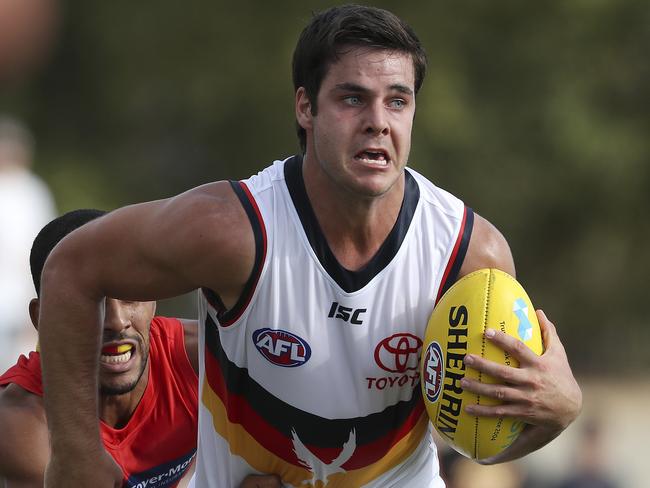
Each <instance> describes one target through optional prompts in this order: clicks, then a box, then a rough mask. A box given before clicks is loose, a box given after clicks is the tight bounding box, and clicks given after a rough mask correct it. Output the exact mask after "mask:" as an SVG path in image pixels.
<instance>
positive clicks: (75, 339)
mask: <svg viewBox="0 0 650 488" xmlns="http://www.w3.org/2000/svg"><path fill="white" fill-rule="evenodd" d="M41 292H42V295H41V314H40V323H39V341H40V347H41V363H42V368H43V386H44V393H45V394H44V398H43V399H44V405H45V411H46V415H47V420H48V427H49V429H50V436H51V443H52V449H53V451H52V452H53V455H54V454H56V452H57V450H58V449H59V447H60V446H61V447H64V448H65V449H66V450H73V451H76V452H79V453H81V452H84V451H87V450H92V449H97V448H99V447H101V440H100V436H99V423H98V413H97V412H98V399H97V389H98V387H97V375H98V367H99V366H98V358H99V348H100V342H101V341H100V336H101V330H102V328H101V324H102V315H103V310H102V308H101V306H100V303H102V302H101V301H100V300H99V299H93V298H90V297H89V296H88V295H87V294H85V293H84V290H82V289H81V286H80V283H79V282H77V281H76V280H75V279H74V278H72V277H71V276H70V275H69V274H67V272H66V269H65V267H56V268H54V269H49V270H48V269H47V267H46V271H45V272H44V273H43V280H42V285H41Z"/></svg>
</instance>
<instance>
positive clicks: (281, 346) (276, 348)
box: [253, 328, 311, 368]
mask: <svg viewBox="0 0 650 488" xmlns="http://www.w3.org/2000/svg"><path fill="white" fill-rule="evenodd" d="M253 343H254V344H255V347H256V348H257V350H258V351H259V352H260V354H261V355H262V356H264V357H265V358H266V359H267V360H268V361H270V362H271V363H273V364H275V365H277V366H282V367H284V368H295V367H296V366H302V365H303V364H305V363H306V362H307V361H309V357H310V356H311V349H310V348H309V344H307V342H306V341H304V340H303V339H301V338H300V337H298V336H297V335H295V334H292V333H291V332H287V331H285V330H276V329H268V328H266V329H259V330H256V331H255V332H253Z"/></svg>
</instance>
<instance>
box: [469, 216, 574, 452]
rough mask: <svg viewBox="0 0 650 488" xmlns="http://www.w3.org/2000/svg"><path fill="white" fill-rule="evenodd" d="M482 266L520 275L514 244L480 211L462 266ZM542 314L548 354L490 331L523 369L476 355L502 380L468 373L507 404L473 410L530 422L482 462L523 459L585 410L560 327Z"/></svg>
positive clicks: (480, 366)
mask: <svg viewBox="0 0 650 488" xmlns="http://www.w3.org/2000/svg"><path fill="white" fill-rule="evenodd" d="M481 268H497V269H500V270H502V271H505V272H506V273H509V274H510V275H512V276H515V265H514V261H513V259H512V254H511V252H510V248H509V246H508V243H507V242H506V240H505V238H504V237H503V235H502V234H501V233H500V232H499V231H498V230H497V229H496V228H495V227H494V226H493V225H492V224H490V223H489V222H488V221H487V220H485V219H484V218H482V217H480V216H479V215H476V216H475V219H474V228H473V230H472V238H471V240H470V243H469V248H468V250H467V256H466V258H465V261H464V263H463V266H462V267H461V270H460V273H459V274H460V276H459V277H462V276H465V275H467V274H469V273H471V272H472V271H476V270H477V269H481ZM537 317H538V319H539V324H540V327H541V329H542V339H543V341H544V348H545V350H544V353H543V354H542V355H541V356H537V355H536V354H535V353H534V352H533V351H531V350H530V349H529V348H528V347H527V346H526V345H525V344H524V343H523V342H521V341H520V340H518V339H515V338H514V337H512V336H509V335H508V334H505V333H503V332H501V331H499V330H496V331H494V335H493V336H490V335H488V333H486V336H487V337H488V340H490V341H492V342H493V343H494V344H496V345H497V346H498V347H500V348H501V349H504V350H505V351H507V352H508V353H509V354H511V355H512V356H514V357H515V358H516V359H517V360H518V361H519V368H513V367H509V366H503V365H499V364H496V363H494V362H492V361H487V360H485V359H483V358H481V357H478V356H476V355H473V354H470V355H468V356H467V357H466V359H465V363H466V365H467V367H471V368H474V369H477V370H478V371H481V372H483V373H486V374H489V375H491V376H493V377H495V378H498V379H500V380H501V384H494V385H492V384H484V383H480V382H478V381H476V380H472V379H469V378H465V379H463V380H462V382H461V386H462V387H463V388H465V389H467V390H469V391H471V392H473V393H477V394H480V395H485V396H489V397H491V398H495V399H498V400H500V401H502V402H503V403H502V404H501V405H494V406H487V405H468V406H467V407H466V411H467V412H468V413H470V414H471V415H477V416H487V417H503V416H508V417H516V418H518V419H521V420H523V421H524V422H526V424H527V426H526V428H525V429H524V430H523V432H522V433H521V434H520V435H519V436H518V437H517V439H516V440H515V442H513V443H512V445H511V446H510V447H509V448H507V449H505V450H504V451H502V452H501V453H499V454H498V455H496V456H494V457H492V458H489V459H486V460H483V461H481V463H482V464H495V463H500V462H505V461H511V460H513V459H517V458H520V457H522V456H525V455H526V454H528V453H530V452H533V451H535V450H537V449H539V448H541V447H542V446H544V445H546V444H547V443H548V442H550V441H551V440H553V439H554V438H555V437H557V436H558V435H559V434H560V432H562V431H563V430H564V429H565V428H566V427H567V426H568V425H569V424H570V423H571V422H573V420H575V418H576V417H577V416H578V414H579V413H580V409H581V408H582V392H581V391H580V387H579V386H578V383H577V382H576V380H575V378H574V376H573V373H572V371H571V367H570V365H569V361H568V359H567V356H566V353H565V351H564V347H563V346H562V342H561V341H560V338H559V337H558V335H557V332H556V330H555V326H554V325H553V324H552V323H551V322H550V321H549V320H548V319H547V318H546V315H544V313H543V312H542V311H541V310H538V311H537Z"/></svg>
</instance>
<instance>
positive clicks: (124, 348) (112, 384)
mask: <svg viewBox="0 0 650 488" xmlns="http://www.w3.org/2000/svg"><path fill="white" fill-rule="evenodd" d="M154 310H155V302H125V301H121V300H114V299H112V298H107V299H106V315H105V318H104V335H103V344H102V351H101V355H100V357H99V387H100V392H101V393H102V394H103V395H122V394H124V393H128V392H130V391H131V390H133V389H134V388H135V387H136V386H137V385H138V382H139V381H140V380H141V379H142V377H143V374H144V373H145V370H146V369H147V363H148V358H149V327H150V325H151V319H152V318H153V314H154Z"/></svg>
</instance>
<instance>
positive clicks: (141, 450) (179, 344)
mask: <svg viewBox="0 0 650 488" xmlns="http://www.w3.org/2000/svg"><path fill="white" fill-rule="evenodd" d="M149 336H150V345H149V381H148V383H147V387H146V389H145V391H144V394H143V396H142V399H141V400H140V403H139V404H138V406H137V407H136V409H135V411H134V412H133V415H132V416H131V419H130V420H129V422H128V423H127V425H126V426H125V427H123V428H121V429H114V428H112V427H110V426H108V425H106V424H105V423H104V422H101V421H100V427H101V434H102V440H103V442H104V447H105V448H106V450H107V451H108V452H109V453H110V454H111V456H113V459H115V461H116V462H117V463H118V464H119V465H120V467H121V468H122V472H123V473H124V484H123V486H124V487H133V488H171V487H174V486H176V485H177V484H178V481H179V480H180V478H181V477H182V476H183V474H184V473H185V471H186V470H187V468H188V467H189V466H190V465H191V463H192V460H193V459H194V456H195V454H196V441H197V416H198V403H197V402H198V377H197V375H196V373H195V372H194V370H193V369H192V365H191V364H190V361H189V358H188V357H187V352H186V350H185V338H184V333H183V326H182V324H181V323H180V321H178V320H177V319H172V318H166V317H154V318H153V320H152V321H151V329H150V332H149ZM10 383H15V384H16V385H18V386H20V387H22V388H23V389H25V390H27V391H29V392H31V393H33V394H35V395H38V396H43V384H42V380H41V362H40V354H39V353H38V352H30V353H29V357H28V358H26V357H25V356H20V358H19V359H18V362H17V363H16V365H15V366H12V367H11V368H9V369H8V370H7V372H6V373H5V374H3V375H2V376H0V387H2V386H6V385H8V384H10Z"/></svg>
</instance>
